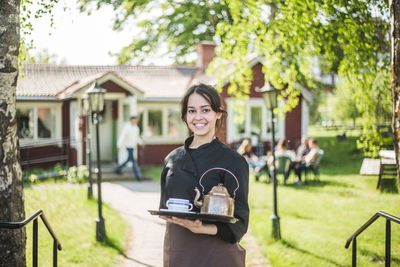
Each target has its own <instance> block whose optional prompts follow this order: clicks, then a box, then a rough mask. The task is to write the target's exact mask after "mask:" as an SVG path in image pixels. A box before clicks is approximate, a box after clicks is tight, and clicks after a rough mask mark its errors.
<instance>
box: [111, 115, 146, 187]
mask: <svg viewBox="0 0 400 267" xmlns="http://www.w3.org/2000/svg"><path fill="white" fill-rule="evenodd" d="M138 122H139V119H138V118H137V117H136V116H132V117H131V118H130V123H129V124H128V125H126V126H125V128H124V129H123V130H122V133H121V135H120V137H119V138H118V143H117V147H118V151H120V149H121V147H125V148H126V151H127V152H128V158H127V159H126V160H125V161H124V162H123V163H122V164H120V165H119V166H118V167H117V168H116V169H115V172H116V173H117V174H121V170H122V168H124V167H125V166H126V164H128V162H132V170H133V175H134V176H135V178H136V180H137V181H140V180H141V178H140V174H139V169H138V166H137V165H136V159H135V149H136V148H137V145H138V144H143V141H142V139H141V138H140V131H139V127H138V126H137V124H138Z"/></svg>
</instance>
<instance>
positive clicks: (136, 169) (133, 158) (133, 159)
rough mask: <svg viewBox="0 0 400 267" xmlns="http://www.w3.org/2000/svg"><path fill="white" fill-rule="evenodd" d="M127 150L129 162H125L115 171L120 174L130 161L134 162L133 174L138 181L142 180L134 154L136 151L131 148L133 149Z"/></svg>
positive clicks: (128, 148)
mask: <svg viewBox="0 0 400 267" xmlns="http://www.w3.org/2000/svg"><path fill="white" fill-rule="evenodd" d="M126 150H127V151H128V158H127V160H125V162H123V163H122V164H121V165H119V166H118V167H117V168H116V169H115V171H116V172H120V171H121V170H122V168H124V167H125V166H126V164H128V162H129V161H131V162H132V171H133V174H134V175H135V178H136V180H140V174H139V170H138V167H137V165H136V160H135V156H134V154H133V153H134V152H135V149H134V148H131V147H127V148H126Z"/></svg>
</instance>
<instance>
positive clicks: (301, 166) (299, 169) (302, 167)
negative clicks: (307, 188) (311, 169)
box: [294, 162, 308, 181]
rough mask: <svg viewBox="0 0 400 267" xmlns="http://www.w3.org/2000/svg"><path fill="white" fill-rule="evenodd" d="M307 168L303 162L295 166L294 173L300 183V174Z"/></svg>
mask: <svg viewBox="0 0 400 267" xmlns="http://www.w3.org/2000/svg"><path fill="white" fill-rule="evenodd" d="M307 168H308V165H307V163H305V162H300V163H297V164H296V166H295V169H294V171H295V173H296V175H297V177H298V178H299V181H301V172H302V171H303V170H305V169H307Z"/></svg>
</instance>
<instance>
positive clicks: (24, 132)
mask: <svg viewBox="0 0 400 267" xmlns="http://www.w3.org/2000/svg"><path fill="white" fill-rule="evenodd" d="M33 124H34V118H33V109H32V108H29V109H26V108H24V109H17V127H18V137H19V138H33V131H34V125H33Z"/></svg>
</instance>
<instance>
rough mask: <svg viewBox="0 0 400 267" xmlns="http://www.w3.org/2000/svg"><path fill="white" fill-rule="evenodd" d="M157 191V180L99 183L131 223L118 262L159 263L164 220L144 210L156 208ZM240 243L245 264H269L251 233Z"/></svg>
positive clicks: (125, 266) (127, 266)
mask: <svg viewBox="0 0 400 267" xmlns="http://www.w3.org/2000/svg"><path fill="white" fill-rule="evenodd" d="M159 191H160V186H159V184H158V183H155V182H152V181H143V182H140V183H138V182H105V183H103V184H102V195H103V201H104V202H106V203H108V204H109V205H110V206H111V207H112V208H113V209H115V210H117V211H118V212H119V213H120V214H121V215H122V216H123V217H124V218H125V219H126V220H127V221H128V222H129V223H130V225H131V229H132V233H131V238H130V241H129V245H128V250H127V251H126V254H125V257H124V258H123V260H122V264H121V266H123V267H131V266H132V267H133V266H138V267H143V266H148V267H162V246H163V240H164V230H165V223H164V221H163V220H161V219H160V218H158V216H153V215H150V214H149V213H148V212H147V210H148V209H158V205H159V198H160V193H159ZM106 224H107V222H106ZM243 243H244V245H245V247H246V249H247V266H248V267H258V266H269V264H268V261H267V260H266V259H265V258H264V257H263V256H262V255H261V254H260V253H259V249H258V246H257V244H256V242H255V241H254V238H253V237H252V236H251V234H249V233H248V234H246V235H245V237H244V239H243Z"/></svg>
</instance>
